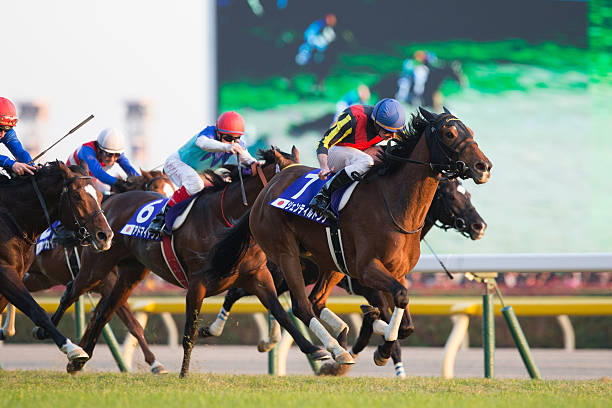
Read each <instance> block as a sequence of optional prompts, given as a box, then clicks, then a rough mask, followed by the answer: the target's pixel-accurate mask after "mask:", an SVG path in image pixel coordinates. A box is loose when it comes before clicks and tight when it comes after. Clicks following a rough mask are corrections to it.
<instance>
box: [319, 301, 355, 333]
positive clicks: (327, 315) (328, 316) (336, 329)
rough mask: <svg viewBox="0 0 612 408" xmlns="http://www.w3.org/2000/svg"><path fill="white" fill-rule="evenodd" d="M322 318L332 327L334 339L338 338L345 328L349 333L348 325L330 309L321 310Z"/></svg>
mask: <svg viewBox="0 0 612 408" xmlns="http://www.w3.org/2000/svg"><path fill="white" fill-rule="evenodd" d="M320 318H321V320H323V321H324V322H325V323H327V324H328V325H329V327H331V329H332V332H333V335H334V337H338V335H339V334H340V333H342V330H344V329H345V328H346V330H347V333H348V325H347V324H346V323H345V322H344V320H342V319H341V318H339V317H338V315H336V314H335V313H334V312H332V311H331V310H329V309H328V308H325V309H323V310H321V316H320Z"/></svg>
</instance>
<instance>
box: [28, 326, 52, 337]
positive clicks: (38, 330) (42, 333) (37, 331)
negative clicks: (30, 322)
mask: <svg viewBox="0 0 612 408" xmlns="http://www.w3.org/2000/svg"><path fill="white" fill-rule="evenodd" d="M32 336H34V338H35V339H37V340H45V339H47V338H48V337H49V336H48V335H47V331H46V330H45V329H43V328H42V327H38V326H36V327H34V328H33V329H32Z"/></svg>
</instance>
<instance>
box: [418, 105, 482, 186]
mask: <svg viewBox="0 0 612 408" xmlns="http://www.w3.org/2000/svg"><path fill="white" fill-rule="evenodd" d="M419 111H420V113H421V115H423V118H424V119H425V120H426V121H427V127H426V129H425V132H426V135H427V145H428V147H429V151H430V156H431V158H430V161H431V166H432V169H434V171H436V172H441V173H443V174H445V173H446V175H448V176H450V177H461V178H471V179H473V180H474V182H475V183H476V184H483V183H486V182H487V181H489V178H490V176H491V167H492V166H493V165H492V164H491V162H490V161H489V159H488V158H487V156H485V155H484V153H483V152H482V151H481V150H480V148H479V147H478V144H477V143H476V142H475V141H474V132H472V129H470V128H469V127H467V126H466V125H465V124H464V123H463V122H462V121H461V120H459V119H458V118H457V117H456V116H455V115H453V114H452V113H451V112H450V111H449V110H448V109H446V108H444V112H443V113H441V114H438V115H437V114H435V113H432V112H429V111H428V110H426V109H424V108H422V107H420V108H419Z"/></svg>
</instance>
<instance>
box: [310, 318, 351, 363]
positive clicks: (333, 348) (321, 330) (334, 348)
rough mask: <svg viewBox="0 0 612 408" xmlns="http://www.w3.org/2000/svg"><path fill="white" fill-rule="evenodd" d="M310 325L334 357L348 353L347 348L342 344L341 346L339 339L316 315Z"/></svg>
mask: <svg viewBox="0 0 612 408" xmlns="http://www.w3.org/2000/svg"><path fill="white" fill-rule="evenodd" d="M308 327H309V328H310V330H312V332H313V333H314V334H315V335H316V336H317V337H318V338H319V340H321V343H323V347H325V349H326V350H327V351H329V352H330V353H332V354H333V355H334V357H336V356H339V355H341V354H342V353H346V350H345V349H343V348H342V346H340V344H339V343H338V341H337V340H336V339H335V338H333V337H332V335H331V334H329V332H328V331H327V330H325V327H324V326H323V325H322V324H321V322H320V321H318V320H317V318H316V317H313V318H312V319H310V323H309V324H308Z"/></svg>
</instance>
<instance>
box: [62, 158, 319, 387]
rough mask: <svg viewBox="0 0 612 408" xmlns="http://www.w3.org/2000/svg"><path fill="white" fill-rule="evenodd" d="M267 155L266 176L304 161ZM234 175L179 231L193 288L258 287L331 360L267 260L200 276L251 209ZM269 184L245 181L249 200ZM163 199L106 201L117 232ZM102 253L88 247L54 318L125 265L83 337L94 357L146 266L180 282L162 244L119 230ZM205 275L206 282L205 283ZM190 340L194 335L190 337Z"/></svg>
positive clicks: (141, 195) (137, 195) (300, 340)
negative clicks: (289, 304) (296, 319)
mask: <svg viewBox="0 0 612 408" xmlns="http://www.w3.org/2000/svg"><path fill="white" fill-rule="evenodd" d="M262 156H263V158H264V159H265V164H264V165H263V166H262V168H261V170H262V173H263V179H264V180H269V179H271V178H272V177H273V176H274V175H275V173H276V171H277V169H276V167H277V166H278V167H279V168H280V169H282V168H284V167H286V166H288V165H289V164H292V163H296V162H297V161H298V160H299V159H298V157H297V149H295V148H294V149H293V154H292V155H291V156H290V155H286V154H282V153H281V152H279V151H277V150H275V149H271V150H267V151H265V152H263V154H262ZM235 170H236V169H235ZM234 173H235V174H234V175H233V177H232V180H234V181H233V182H231V183H229V184H227V183H224V184H223V185H224V187H223V186H221V187H217V188H216V189H215V188H213V191H207V192H204V193H203V194H201V195H200V196H199V197H198V198H197V199H196V202H195V204H194V206H193V208H192V210H191V212H190V213H189V216H188V217H187V220H186V221H185V223H184V224H183V226H182V227H181V228H180V229H178V230H176V231H175V232H174V233H173V234H174V243H175V248H176V250H177V255H178V257H179V260H180V262H181V264H182V265H183V268H184V269H185V271H186V274H187V276H188V280H189V287H190V288H191V286H192V283H194V282H197V283H198V293H199V294H204V295H205V296H212V295H215V294H218V293H220V292H222V291H224V290H226V289H229V288H231V287H233V286H240V287H244V288H246V289H247V290H249V291H252V293H254V294H256V295H257V296H258V297H259V299H260V300H261V302H262V303H263V304H264V305H265V306H266V307H268V308H269V309H271V312H272V313H273V314H274V315H275V316H276V318H277V320H278V321H279V322H280V323H281V325H283V327H285V328H286V329H287V330H288V331H289V332H290V333H291V334H292V335H293V337H294V338H295V339H296V343H297V344H298V345H300V348H301V350H302V351H303V352H304V353H306V354H309V355H310V356H312V357H313V358H315V359H319V360H321V359H325V358H329V355H328V354H327V352H325V350H322V349H321V348H320V347H316V346H314V345H312V344H311V343H310V342H308V341H307V340H306V339H305V338H304V336H303V335H302V334H301V333H300V332H299V331H298V330H297V328H296V327H295V326H294V325H293V324H292V323H291V320H290V318H289V315H288V314H287V312H286V311H285V310H284V309H283V308H282V306H281V305H280V303H278V299H277V297H276V292H275V291H274V284H273V282H272V278H271V276H270V275H269V272H268V270H267V268H265V262H264V268H259V267H258V265H256V266H255V267H252V265H245V267H244V268H242V269H241V270H240V273H239V274H237V275H235V276H232V277H230V278H226V279H220V280H215V279H208V278H207V277H202V278H200V276H199V272H200V271H201V270H202V267H203V264H204V261H205V260H206V256H207V252H208V251H209V249H210V248H211V247H212V245H213V244H214V243H215V242H216V240H217V237H216V233H217V232H219V231H221V230H222V229H224V228H225V227H227V224H228V222H229V221H228V220H232V219H237V218H238V217H240V216H241V215H242V214H243V213H244V212H245V210H246V208H247V207H245V206H244V205H243V204H242V202H241V198H240V197H241V191H240V190H241V188H240V183H239V182H238V179H239V177H238V175H237V171H234ZM263 186H264V185H263V180H262V179H261V178H260V177H258V176H257V174H255V175H254V176H251V177H247V178H246V179H245V181H244V188H245V192H246V197H247V200H248V202H250V203H252V202H253V201H254V200H255V198H256V197H257V195H258V194H259V192H260V191H261V189H262V188H263ZM215 190H216V191H215ZM157 198H159V195H157V194H153V193H146V192H128V193H123V194H118V195H116V196H114V197H111V198H109V199H108V200H107V201H106V202H105V203H104V210H105V212H106V214H107V217H108V219H109V221H110V224H111V227H112V228H113V230H114V231H119V230H120V229H121V228H122V227H123V226H124V225H125V224H126V222H127V221H128V220H129V218H130V217H131V215H132V214H133V213H134V212H135V211H137V210H138V209H139V208H141V207H142V206H143V205H144V204H146V203H148V202H151V201H153V200H155V199H157ZM99 255H100V254H96V253H93V252H91V251H88V250H87V249H85V250H84V251H83V255H82V259H81V271H80V273H79V275H78V276H77V278H76V279H75V281H74V284H73V285H72V287H71V288H70V291H67V292H65V293H64V296H63V297H62V300H61V302H60V306H59V308H58V310H57V311H56V313H55V314H54V315H53V318H52V321H53V322H54V323H57V322H58V321H59V318H60V317H61V316H62V314H63V313H64V312H65V310H66V308H67V307H68V306H70V305H71V304H72V303H73V302H74V301H75V300H76V298H77V297H78V296H79V295H80V294H82V293H83V292H84V291H86V290H88V289H89V288H91V287H92V286H93V285H95V284H97V283H98V282H99V281H100V280H101V279H103V278H104V277H105V276H106V275H107V274H108V271H109V270H111V269H112V268H113V267H114V266H115V265H117V266H118V268H119V278H118V280H117V283H116V284H115V286H114V288H113V290H112V292H111V294H110V295H109V296H106V297H104V298H103V299H102V300H101V301H100V303H98V306H97V307H96V310H95V312H94V314H93V317H92V320H90V322H89V325H88V327H87V330H86V332H85V334H84V335H83V338H82V339H81V341H80V344H81V345H83V346H84V349H85V350H87V351H88V353H89V354H90V355H91V354H92V353H93V349H94V347H95V343H96V341H97V338H98V336H99V335H100V332H101V330H102V328H103V326H104V325H105V324H106V323H107V322H108V320H109V319H110V317H111V316H112V314H113V313H114V311H115V310H116V309H117V307H118V306H119V305H121V304H123V303H124V302H125V301H126V300H127V298H128V296H129V295H130V293H131V291H132V289H133V288H134V286H135V285H136V284H137V283H138V282H140V281H141V280H142V279H143V277H144V274H145V271H146V269H150V270H151V271H153V272H154V273H156V274H157V275H158V276H160V277H161V278H163V279H165V280H166V281H168V282H170V283H173V284H175V285H177V286H180V283H179V281H178V280H177V279H176V278H175V277H174V275H173V274H172V273H171V272H170V270H169V269H168V267H167V266H166V263H165V261H164V258H163V256H162V253H161V249H160V244H159V242H156V241H150V240H144V239H140V238H134V237H129V236H125V235H119V234H117V239H116V240H115V242H114V243H113V246H112V248H111V249H110V250H109V251H108V253H107V254H106V255H107V256H99ZM257 261H259V260H257ZM202 279H203V280H204V285H203V286H200V283H202ZM203 297H204V296H203ZM200 306H201V302H200V304H197V305H196V304H193V303H192V302H191V299H189V298H188V299H187V306H186V307H187V310H188V311H191V312H192V313H190V316H192V317H193V319H197V314H198V313H199V311H200ZM192 328H193V330H195V324H194V323H193V322H191V321H188V323H186V327H185V330H186V331H187V332H190V331H191V330H192ZM185 338H191V337H190V336H189V337H188V336H185ZM183 347H184V348H185V350H188V351H189V352H190V351H191V347H193V343H187V342H186V341H184V342H183ZM82 365H83V363H82V362H78V363H76V364H69V365H68V370H69V371H78V370H80V369H81V368H82ZM188 367H189V360H188V359H187V360H186V361H184V362H183V367H182V370H181V373H182V375H185V374H186V373H187V371H188Z"/></svg>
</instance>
